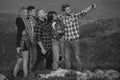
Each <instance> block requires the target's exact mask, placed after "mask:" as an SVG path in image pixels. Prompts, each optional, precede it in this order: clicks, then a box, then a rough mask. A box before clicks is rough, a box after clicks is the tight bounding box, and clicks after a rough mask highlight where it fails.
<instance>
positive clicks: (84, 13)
mask: <svg viewBox="0 0 120 80" xmlns="http://www.w3.org/2000/svg"><path fill="white" fill-rule="evenodd" d="M86 14H87V13H86V12H84V10H82V11H80V12H78V13H75V14H74V16H75V17H76V18H78V19H80V18H82V17H83V16H85V15H86Z"/></svg>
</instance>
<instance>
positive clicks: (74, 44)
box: [64, 39, 81, 70]
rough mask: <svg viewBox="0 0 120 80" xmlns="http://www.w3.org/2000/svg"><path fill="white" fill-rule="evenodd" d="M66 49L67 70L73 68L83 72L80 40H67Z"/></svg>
mask: <svg viewBox="0 0 120 80" xmlns="http://www.w3.org/2000/svg"><path fill="white" fill-rule="evenodd" d="M64 47H65V67H66V69H71V66H72V67H73V68H74V69H75V70H81V60H80V57H79V56H80V46H79V39H78V40H73V41H68V40H65V43H64ZM73 61H74V62H73Z"/></svg>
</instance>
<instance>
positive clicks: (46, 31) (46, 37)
mask: <svg viewBox="0 0 120 80" xmlns="http://www.w3.org/2000/svg"><path fill="white" fill-rule="evenodd" d="M39 24H40V25H38V26H36V28H35V32H36V39H37V41H38V42H39V41H40V42H42V45H43V46H44V48H45V49H46V50H48V49H50V48H51V47H52V33H51V29H50V28H51V24H48V23H47V22H42V21H40V23H39Z"/></svg>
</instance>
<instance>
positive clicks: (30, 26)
mask: <svg viewBox="0 0 120 80" xmlns="http://www.w3.org/2000/svg"><path fill="white" fill-rule="evenodd" d="M35 26H36V20H35V18H33V17H32V16H29V17H28V26H27V27H26V28H25V31H26V33H27V34H28V36H29V39H30V41H31V42H34V39H35V31H34V29H35Z"/></svg>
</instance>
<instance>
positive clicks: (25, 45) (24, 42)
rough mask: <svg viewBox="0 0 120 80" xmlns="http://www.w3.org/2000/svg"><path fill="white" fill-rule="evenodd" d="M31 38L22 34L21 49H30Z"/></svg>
mask: <svg viewBox="0 0 120 80" xmlns="http://www.w3.org/2000/svg"><path fill="white" fill-rule="evenodd" d="M29 43H30V42H29V39H28V37H27V36H26V35H23V36H22V39H21V51H28V50H29Z"/></svg>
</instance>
